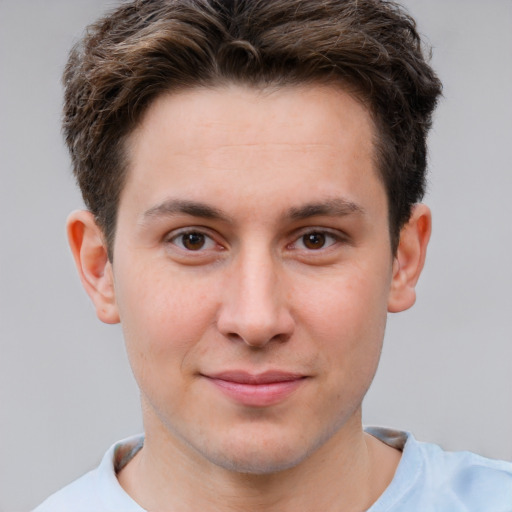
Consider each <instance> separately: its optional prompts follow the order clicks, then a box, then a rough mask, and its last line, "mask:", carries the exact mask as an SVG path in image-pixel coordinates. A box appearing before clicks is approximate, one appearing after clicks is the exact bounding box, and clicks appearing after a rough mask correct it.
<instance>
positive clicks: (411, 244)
mask: <svg viewBox="0 0 512 512" xmlns="http://www.w3.org/2000/svg"><path fill="white" fill-rule="evenodd" d="M431 230H432V216H431V213H430V209H429V207H428V206H426V205H424V204H417V205H415V206H414V208H413V210H412V213H411V217H410V218H409V221H408V222H407V224H405V226H404V227H403V228H402V230H401V232H400V242H399V244H398V249H397V252H396V256H395V259H394V261H393V277H392V281H391V290H390V293H389V298H388V311H389V312H390V313H398V312H399V311H404V310H406V309H409V308H410V307H411V306H412V305H413V304H414V303H415V302H416V290H415V287H416V283H417V282H418V279H419V277H420V274H421V271H422V270H423V265H424V264H425V257H426V255H427V245H428V241H429V240H430V233H431Z"/></svg>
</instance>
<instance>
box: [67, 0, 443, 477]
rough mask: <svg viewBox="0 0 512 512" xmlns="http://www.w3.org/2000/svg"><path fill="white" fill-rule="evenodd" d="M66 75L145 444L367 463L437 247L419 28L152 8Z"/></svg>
mask: <svg viewBox="0 0 512 512" xmlns="http://www.w3.org/2000/svg"><path fill="white" fill-rule="evenodd" d="M65 76H66V120H65V131H66V135H67V138H68V143H69V145H70V148H71V151H72V155H73V161H74V166H75V172H76V174H77V176H78V180H79V183H80V185H81V187H82V191H83V193H84V198H85V201H86V204H87V206H88V207H89V209H90V212H79V213H77V214H73V215H72V217H70V221H69V224H68V230H69V234H70V241H71V246H72V249H73V253H74V256H75V260H76V262H77V266H78V269H79V272H80V275H81V278H82V282H83V283H84V286H85V288H86V290H87V291H88V293H89V294H90V296H91V297H92V299H93V302H94V303H95V305H96V310H97V313H98V316H99V317H100V319H101V320H103V321H105V322H111V323H114V322H118V321H121V323H122V325H123V330H124V334H125V341H126V345H127V350H128V355H129V359H130V363H131V365H132V368H133V371H134V374H135V377H136V379H137V382H138V384H139V387H140V389H141V396H142V402H143V412H144V423H145V430H146V434H147V438H146V443H145V448H144V449H145V450H150V451H152V452H153V453H159V452H160V451H161V450H162V449H163V447H166V449H169V447H173V450H171V451H172V452H173V456H175V455H176V453H180V454H186V459H187V461H188V462H190V461H191V460H193V461H196V462H197V466H196V468H200V467H202V466H203V463H205V461H209V462H210V463H213V465H214V466H215V467H216V468H218V467H221V468H224V469H228V470H230V471H233V470H235V471H238V472H249V473H272V472H276V471H280V470H285V469H287V468H291V467H296V466H297V465H298V464H300V463H301V462H302V461H306V460H313V459H315V460H316V461H317V462H320V463H323V462H322V461H325V458H326V457H327V456H328V455H329V454H331V453H334V452H333V448H336V447H337V448H336V449H339V447H340V446H344V447H345V448H347V449H348V450H349V451H350V450H352V449H353V445H354V443H353V440H354V433H357V432H358V429H359V432H360V430H361V424H360V421H361V418H360V411H361V402H362V400H363V397H364V395H365V393H366V391H367V390H368V387H369V385H370V383H371V380H372V378H373V375H374V373H375V370H376V367H377V363H378V360H379V356H380V350H381V345H382V341H383V337H384V329H385V324H386V316H387V312H388V311H400V310H403V309H406V308H408V307H410V306H411V305H412V303H413V302H414V297H415V295H414V286H415V284H416V281H417V279H418V277H419V273H420V271H421V268H422V266H423V261H424V257H425V250H426V245H427V242H428V237H429V234H430V216H429V212H428V209H427V208H426V207H424V206H423V205H415V203H416V202H417V201H418V200H419V199H420V197H421V195H422V193H423V188H424V179H425V178H424V173H425V155H426V149H425V136H426V132H427V128H428V126H429V123H430V115H431V111H432V108H433V106H434V104H435V101H436V97H437V95H438V94H439V83H438V81H437V79H436V77H435V75H434V74H433V72H432V70H431V69H430V68H429V67H428V66H427V64H425V61H424V59H423V57H422V54H421V50H420V43H419V39H418V37H417V34H416V32H415V30H414V23H413V22H412V20H411V19H410V18H408V17H407V16H406V15H405V14H404V13H403V12H401V11H400V9H399V8H398V7H397V6H396V5H394V4H392V3H389V2H376V1H362V0H358V1H357V2H355V1H354V2H343V1H339V0H337V1H334V0H331V1H330V0H326V1H324V0H322V1H319V2H314V1H312V0H304V1H298V0H272V1H270V0H267V1H258V0H247V1H242V0H240V1H231V2H228V1H227V0H226V1H217V0H209V1H206V0H183V1H179V0H167V1H163V0H161V1H160V0H155V1H136V2H133V3H130V4H127V5H126V6H124V7H121V8H120V9H119V10H117V11H115V12H114V13H113V14H112V15H110V16H109V17H107V18H106V19H104V20H102V21H100V22H99V23H98V24H96V25H95V26H94V27H92V28H91V29H90V31H89V33H88V35H87V36H86V38H85V40H84V42H83V43H82V44H81V45H80V46H78V47H77V48H75V50H74V51H73V53H72V56H71V60H70V63H69V65H68V68H67V70H66V75H65ZM152 447H153V448H152ZM322 447H323V452H321V448H322ZM313 454H316V458H315V457H314V456H313ZM338 454H339V452H338ZM346 455H347V454H346V453H345V456H346ZM336 460H339V458H336ZM209 467H211V466H209Z"/></svg>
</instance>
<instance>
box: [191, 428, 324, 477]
mask: <svg viewBox="0 0 512 512" xmlns="http://www.w3.org/2000/svg"><path fill="white" fill-rule="evenodd" d="M325 437H328V436H325ZM324 441H325V439H323V438H322V439H320V440H318V442H317V443H311V444H309V445H307V444H306V443H305V442H304V437H302V436H297V437H296V438H294V437H293V436H290V435H287V436H285V435H283V433H281V435H275V436H272V435H268V434H267V435H263V434H262V433H261V432H259V434H253V435H245V436H244V435H239V436H233V435H231V436H227V438H226V439H225V440H223V441H221V442H220V443H218V444H217V445H216V446H217V448H218V449H217V450H214V449H212V448H213V447H214V443H209V444H208V447H207V448H206V449H204V450H200V451H201V455H202V456H203V457H204V458H206V459H207V460H208V461H209V462H211V463H212V464H214V465H216V466H217V467H221V468H223V469H225V470H227V471H230V472H234V473H241V474H251V475H270V474H273V473H278V472H281V471H285V470H288V469H291V468H293V467H295V466H298V465H299V464H300V463H301V462H303V461H304V460H305V459H307V458H308V457H309V456H310V455H311V454H312V453H313V452H314V451H315V450H316V449H317V448H318V447H319V446H321V445H322V444H323V443H324Z"/></svg>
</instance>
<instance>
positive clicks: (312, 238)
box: [302, 233, 326, 250]
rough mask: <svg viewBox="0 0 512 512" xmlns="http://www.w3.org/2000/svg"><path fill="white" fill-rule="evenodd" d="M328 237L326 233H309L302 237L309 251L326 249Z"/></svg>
mask: <svg viewBox="0 0 512 512" xmlns="http://www.w3.org/2000/svg"><path fill="white" fill-rule="evenodd" d="M325 242H326V237H325V234H324V233H308V234H307V235H304V236H303V237H302V243H303V244H304V247H306V248H307V249H312V250H315V249H321V248H322V247H324V245H325Z"/></svg>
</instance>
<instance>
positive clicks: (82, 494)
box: [34, 427, 512, 512]
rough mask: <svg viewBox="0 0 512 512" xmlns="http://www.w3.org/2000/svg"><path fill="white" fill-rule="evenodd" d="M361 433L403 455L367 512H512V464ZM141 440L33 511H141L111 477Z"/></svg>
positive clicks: (400, 435) (389, 434)
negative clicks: (384, 488) (390, 479)
mask: <svg viewBox="0 0 512 512" xmlns="http://www.w3.org/2000/svg"><path fill="white" fill-rule="evenodd" d="M366 431H367V432H368V433H369V434H371V435H373V436H375V437H377V438H378V439H380V440H381V441H383V442H385V443H386V444H388V445H390V446H393V447H394V448H397V449H399V450H401V451H402V452H403V454H402V458H401V460H400V463H399V465H398V468H397V470H396V473H395V476H394V478H393V480H392V482H391V484H390V485H389V486H388V488H387V489H386V490H385V491H384V493H383V494H382V495H381V496H380V498H379V499H378V500H377V501H376V502H375V503H374V504H373V505H372V506H371V507H370V508H369V509H368V511H367V512H512V463H510V462H504V461H496V460H490V459H486V458H484V457H480V456H479V455H475V454H473V453H470V452H446V451H443V450H442V449H441V448H440V447H439V446H437V445H435V444H429V443H421V442H418V441H416V440H415V439H414V437H413V436H412V435H411V434H407V433H405V432H400V431H397V430H391V429H384V428H377V427H368V428H366ZM143 440H144V438H143V437H142V436H137V437H133V438H130V439H126V440H124V441H120V442H119V443H116V444H115V445H113V446H112V447H111V448H110V449H109V450H108V452H107V453H106V454H105V456H104V457H103V460H102V461H101V463H100V465H99V466H98V468H96V469H95V470H93V471H91V472H89V473H87V474H86V475H84V476H83V477H81V478H79V479H78V480H76V481H75V482H73V483H72V484H70V485H68V486H67V487H65V488H64V489H62V490H61V491H59V492H57V493H56V494H54V495H52V496H50V497H49V498H48V499H47V500H46V501H45V502H44V503H42V504H41V505H39V507H37V508H36V509H35V511H34V512H93V511H98V512H99V511H101V512H144V509H143V508H142V507H141V506H140V505H138V504H137V503H135V501H133V500H132V498H130V496H129V495H128V494H127V493H126V492H125V491H124V490H123V488H122V487H121V486H120V485H119V482H118V480H117V477H116V471H118V470H119V469H120V468H122V467H123V466H124V465H125V464H127V463H128V462H129V460H130V459H131V458H132V457H133V456H134V455H135V453H137V451H138V450H139V449H140V448H141V447H142V444H143Z"/></svg>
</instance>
